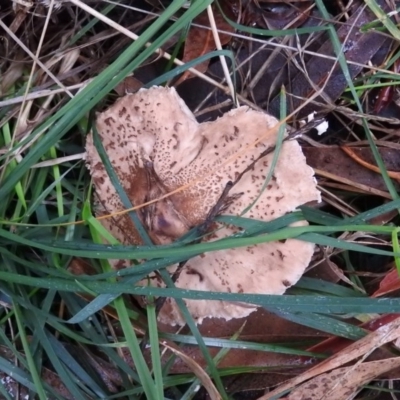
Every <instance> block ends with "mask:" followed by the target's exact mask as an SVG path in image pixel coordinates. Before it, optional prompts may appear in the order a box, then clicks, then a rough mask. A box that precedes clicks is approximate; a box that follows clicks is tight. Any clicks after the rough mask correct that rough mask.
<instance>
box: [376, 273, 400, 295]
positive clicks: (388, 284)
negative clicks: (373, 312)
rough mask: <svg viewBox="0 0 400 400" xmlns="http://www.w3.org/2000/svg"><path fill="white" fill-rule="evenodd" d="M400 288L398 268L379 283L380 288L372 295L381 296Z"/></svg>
mask: <svg viewBox="0 0 400 400" xmlns="http://www.w3.org/2000/svg"><path fill="white" fill-rule="evenodd" d="M399 289H400V277H399V271H397V269H396V268H394V269H392V270H391V271H389V272H388V273H387V274H386V276H385V277H384V278H383V279H382V280H381V282H380V283H379V289H378V290H376V291H375V292H374V294H373V295H372V296H371V297H380V296H384V295H386V294H389V293H393V292H395V291H397V290H399Z"/></svg>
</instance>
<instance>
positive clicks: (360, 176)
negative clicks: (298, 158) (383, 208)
mask: <svg viewBox="0 0 400 400" xmlns="http://www.w3.org/2000/svg"><path fill="white" fill-rule="evenodd" d="M353 150H354V152H355V153H356V154H357V155H359V156H360V157H362V158H363V159H364V160H366V161H367V162H371V158H372V154H371V150H370V149H369V148H365V147H360V148H354V147H353ZM379 150H380V153H381V156H382V158H383V160H384V162H385V164H386V166H387V168H388V169H390V170H396V165H397V168H398V169H399V170H400V165H399V161H398V160H399V159H400V151H399V150H395V149H389V148H384V147H381V148H380V149H379ZM303 152H304V155H305V156H306V159H307V163H308V164H309V165H310V166H311V167H313V168H314V170H318V171H321V172H322V173H326V174H325V175H323V176H326V177H332V179H335V180H337V181H341V182H343V183H345V184H346V185H349V190H351V186H354V187H355V188H358V189H363V190H365V191H366V192H367V193H373V194H377V192H373V189H376V190H378V191H381V192H382V193H381V194H384V193H387V192H386V191H387V188H386V185H385V182H384V181H383V179H382V177H381V176H380V175H379V174H377V173H375V172H373V171H370V170H368V169H366V168H364V167H363V166H361V165H360V164H359V163H357V162H356V161H354V160H353V159H352V158H350V157H349V156H348V155H347V154H345V153H344V152H343V151H342V150H341V149H340V147H338V146H328V147H320V148H316V147H308V146H307V147H303ZM335 177H337V178H335ZM340 178H343V179H342V180H340ZM395 186H396V187H397V188H398V189H400V186H399V185H398V183H396V182H395ZM384 191H385V192H384ZM385 197H386V196H385ZM389 198H391V197H390V195H389Z"/></svg>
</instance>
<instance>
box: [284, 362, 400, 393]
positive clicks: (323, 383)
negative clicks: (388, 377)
mask: <svg viewBox="0 0 400 400" xmlns="http://www.w3.org/2000/svg"><path fill="white" fill-rule="evenodd" d="M397 367H400V357H395V358H387V359H385V360H378V361H370V362H364V363H360V364H356V365H353V366H351V367H345V368H338V369H335V370H334V371H331V372H328V373H325V374H321V375H319V376H317V377H316V378H313V379H311V380H310V381H308V382H307V383H305V384H303V385H301V386H300V387H298V388H297V389H295V390H293V391H292V392H291V393H290V394H289V396H288V397H287V399H288V400H302V399H304V400H306V399H307V400H320V399H324V400H348V399H350V398H353V395H355V394H356V393H357V392H358V391H359V390H360V386H362V385H364V384H366V383H368V382H370V381H371V380H372V379H374V378H376V377H377V376H379V375H381V374H384V373H385V372H388V371H390V370H392V369H394V368H397Z"/></svg>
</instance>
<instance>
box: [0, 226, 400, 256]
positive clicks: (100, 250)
mask: <svg viewBox="0 0 400 400" xmlns="http://www.w3.org/2000/svg"><path fill="white" fill-rule="evenodd" d="M394 229H395V228H394V227H391V226H378V225H342V226H299V227H297V226H296V227H288V228H283V229H280V230H278V231H275V232H271V233H269V234H263V235H258V236H254V237H244V238H241V237H239V238H235V237H228V238H225V239H221V240H218V241H215V242H208V243H199V244H192V245H188V246H184V247H182V248H177V247H167V246H166V247H163V246H154V247H151V248H149V247H146V246H108V245H100V244H92V243H91V242H87V243H85V242H84V241H83V240H82V241H80V242H78V243H77V242H66V241H58V240H54V241H48V240H29V239H25V238H23V237H21V236H19V235H16V234H14V233H12V232H8V231H6V230H4V229H0V237H1V238H3V239H6V240H4V241H1V240H0V243H1V242H3V245H7V243H19V244H22V245H26V246H30V247H33V248H37V249H42V250H46V251H49V252H51V253H53V252H54V253H59V254H65V255H72V256H78V257H88V258H96V259H113V258H114V259H124V258H126V259H133V260H134V259H155V258H162V257H173V256H185V257H187V258H190V257H193V256H195V255H198V254H201V253H204V252H208V251H216V250H222V249H229V248H233V247H244V246H251V245H254V244H260V243H268V242H274V241H279V240H285V239H289V238H300V237H301V238H302V239H303V240H307V241H312V242H313V243H315V241H314V238H315V240H318V243H321V244H326V243H330V244H331V245H333V246H335V247H339V248H344V249H347V250H352V249H353V250H357V251H363V252H368V253H371V254H381V255H389V256H393V255H396V256H400V255H399V254H397V253H394V252H392V251H385V250H377V249H373V248H368V247H366V246H362V245H359V244H353V243H348V242H346V241H342V240H338V239H335V238H331V237H328V236H324V235H316V234H317V233H328V234H329V233H335V232H346V231H350V232H353V231H364V232H373V233H378V234H383V235H388V236H390V235H391V234H392V232H393V230H394ZM306 234H308V235H307V236H306ZM310 235H313V236H310ZM328 245H329V244H328Z"/></svg>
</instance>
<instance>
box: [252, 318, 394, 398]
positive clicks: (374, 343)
mask: <svg viewBox="0 0 400 400" xmlns="http://www.w3.org/2000/svg"><path fill="white" fill-rule="evenodd" d="M398 337H400V318H396V319H395V320H394V321H392V322H390V323H389V324H387V325H384V326H382V327H380V328H379V329H377V330H376V331H375V332H371V333H370V334H369V335H367V336H365V337H363V338H362V339H360V340H358V341H357V342H355V343H353V344H351V345H350V346H347V347H346V348H345V349H343V350H341V351H339V352H338V353H336V354H335V355H334V356H332V357H330V358H328V359H327V360H324V361H322V362H321V363H320V364H318V365H316V366H315V367H313V368H311V369H309V370H308V371H307V372H305V373H304V374H301V375H299V376H297V377H296V378H293V379H290V380H289V381H287V382H286V383H285V384H283V385H281V386H279V387H278V388H276V389H275V390H273V391H272V392H269V393H268V394H266V395H264V396H261V397H260V398H259V399H258V400H268V399H272V398H273V397H274V396H276V395H278V394H280V393H282V392H285V391H287V390H289V389H292V388H294V387H295V386H297V385H300V384H301V383H303V382H305V381H307V380H309V379H311V378H314V377H315V376H317V375H320V374H323V373H325V372H328V371H330V370H333V369H336V368H339V367H341V366H342V365H344V364H346V363H348V362H350V361H353V360H354V359H356V358H358V357H362V356H365V355H367V354H370V353H371V352H372V351H373V350H375V349H377V348H379V347H381V346H383V345H384V344H386V343H389V342H391V341H393V340H396V339H397V338H398Z"/></svg>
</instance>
